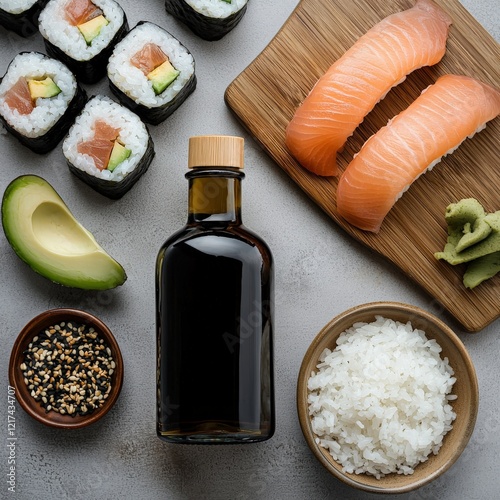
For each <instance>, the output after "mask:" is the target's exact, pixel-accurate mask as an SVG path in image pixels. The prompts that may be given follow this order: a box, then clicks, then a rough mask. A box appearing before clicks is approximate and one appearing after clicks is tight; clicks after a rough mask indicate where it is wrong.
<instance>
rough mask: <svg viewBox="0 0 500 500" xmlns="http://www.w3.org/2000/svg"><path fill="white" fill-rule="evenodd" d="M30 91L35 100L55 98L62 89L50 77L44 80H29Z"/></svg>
mask: <svg viewBox="0 0 500 500" xmlns="http://www.w3.org/2000/svg"><path fill="white" fill-rule="evenodd" d="M28 89H29V91H30V94H31V98H32V99H33V100H35V99H38V98H39V97H42V98H45V99H48V98H49V97H55V96H56V95H58V94H60V93H61V89H60V88H59V87H58V86H57V85H56V83H55V82H54V80H52V78H50V76H48V77H47V78H45V79H44V80H36V79H34V78H30V79H28Z"/></svg>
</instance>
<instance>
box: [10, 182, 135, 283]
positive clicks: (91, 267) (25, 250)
mask: <svg viewBox="0 0 500 500" xmlns="http://www.w3.org/2000/svg"><path fill="white" fill-rule="evenodd" d="M2 223H3V229H4V232H5V236H6V237H7V240H8V241H9V243H10V245H11V246H12V248H13V249H14V251H15V252H16V254H17V255H18V256H19V257H20V258H21V259H22V260H24V261H25V262H26V263H27V264H28V265H29V266H30V267H31V268H32V269H33V270H34V271H36V272H37V273H39V274H41V275H42V276H44V277H46V278H48V279H50V280H52V281H54V282H56V283H59V284H61V285H65V286H69V287H75V288H82V289H86V290H107V289H109V288H114V287H116V286H119V285H122V284H123V283H124V282H125V280H126V279H127V276H126V274H125V271H124V269H123V268H122V266H121V265H120V264H119V263H118V262H116V261H115V260H114V259H113V258H112V257H111V256H110V255H108V254H107V253H106V252H105V251H104V250H103V249H102V248H101V247H100V246H99V244H98V243H97V242H96V240H95V239H94V237H93V236H92V234H91V233H90V232H89V231H87V230H86V229H85V228H84V227H83V226H82V225H81V224H80V223H79V222H78V221H77V220H76V219H75V218H74V216H73V215H72V213H71V212H70V210H69V209H68V207H67V206H66V204H65V203H64V201H63V200H62V199H61V198H60V196H59V195H58V194H57V193H56V191H55V190H54V188H53V187H52V186H51V185H50V184H49V183H48V182H47V181H45V180H44V179H42V178H41V177H38V176H35V175H25V176H21V177H18V178H17V179H14V180H13V181H12V182H11V183H10V184H9V186H7V189H6V190H5V193H4V196H3V200H2Z"/></svg>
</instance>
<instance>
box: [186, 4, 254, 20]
mask: <svg viewBox="0 0 500 500" xmlns="http://www.w3.org/2000/svg"><path fill="white" fill-rule="evenodd" d="M184 1H185V2H186V3H187V4H188V5H189V6H190V7H192V8H193V10H195V11H196V12H199V13H200V14H203V15H204V16H207V17H215V18H217V19H223V18H225V17H228V16H230V15H231V14H234V13H235V12H238V11H239V10H240V9H242V8H243V7H244V6H245V4H246V3H247V2H248V0H231V2H230V3H228V2H225V1H224V0H184Z"/></svg>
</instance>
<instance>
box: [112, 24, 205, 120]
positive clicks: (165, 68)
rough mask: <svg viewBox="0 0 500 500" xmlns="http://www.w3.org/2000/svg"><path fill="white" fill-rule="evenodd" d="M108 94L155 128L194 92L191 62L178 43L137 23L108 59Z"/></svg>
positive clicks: (160, 30)
mask: <svg viewBox="0 0 500 500" xmlns="http://www.w3.org/2000/svg"><path fill="white" fill-rule="evenodd" d="M108 78H109V85H110V88H111V91H112V92H113V93H114V94H115V95H116V96H117V97H118V99H119V100H120V102H122V104H124V105H125V106H127V107H128V108H130V109H131V110H132V111H134V112H135V113H137V114H138V115H139V116H140V117H141V118H142V119H143V120H144V121H145V122H147V123H151V124H153V125H157V124H159V123H160V122H162V121H163V120H165V118H167V117H168V116H169V115H171V114H172V113H173V112H174V111H175V110H176V109H177V108H178V107H179V106H180V105H181V104H182V103H183V102H184V101H185V100H186V98H187V97H188V96H189V95H190V94H191V93H192V92H193V91H194V89H195V88H196V75H195V72H194V59H193V56H192V55H191V53H190V52H189V51H188V50H187V49H186V47H184V45H182V44H181V43H180V42H179V40H177V39H176V38H175V37H173V36H172V35H171V34H170V33H168V32H167V31H165V30H164V29H163V28H160V27H159V26H157V25H156V24H153V23H150V22H140V23H138V24H137V26H136V27H135V28H134V29H132V30H131V31H130V32H129V33H128V34H127V36H126V37H125V38H124V39H123V40H122V41H121V42H120V43H118V44H117V45H116V47H115V49H114V51H113V54H112V55H111V57H110V58H109V64H108Z"/></svg>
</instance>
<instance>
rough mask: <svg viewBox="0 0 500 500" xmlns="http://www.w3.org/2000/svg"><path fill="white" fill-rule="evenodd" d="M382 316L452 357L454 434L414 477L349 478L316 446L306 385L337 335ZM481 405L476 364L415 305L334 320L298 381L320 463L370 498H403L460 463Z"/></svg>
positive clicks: (378, 307)
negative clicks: (390, 495) (408, 327)
mask: <svg viewBox="0 0 500 500" xmlns="http://www.w3.org/2000/svg"><path fill="white" fill-rule="evenodd" d="M378 315H380V316H384V317H386V318H390V319H393V320H395V321H400V322H402V323H406V322H407V321H411V323H412V326H413V328H418V329H421V330H424V331H425V332H426V335H427V338H433V339H435V340H436V341H437V342H438V343H439V345H440V346H441V347H442V349H443V350H442V352H441V357H442V358H444V357H445V356H446V357H447V358H448V360H449V363H450V365H451V367H452V368H453V370H454V371H455V375H454V376H455V377H456V379H457V381H456V382H455V384H454V386H453V394H456V395H457V396H458V398H457V399H456V400H455V401H452V402H451V404H452V406H453V409H454V411H455V413H456V415H457V417H456V420H455V421H454V422H453V429H452V430H451V431H449V432H448V433H447V434H446V436H445V438H444V440H443V445H442V447H441V449H440V450H439V452H438V454H437V455H432V454H431V456H430V457H429V459H428V460H427V461H426V462H423V463H421V464H419V465H418V466H416V468H415V472H414V473H413V474H411V475H403V474H396V473H394V474H388V475H386V476H385V477H383V478H381V479H376V478H375V477H374V476H371V475H367V474H349V473H345V472H343V471H342V466H341V465H340V464H338V463H337V462H336V461H335V460H334V459H333V458H332V456H331V455H330V453H329V452H328V450H326V449H325V448H322V447H321V446H319V445H318V444H317V443H316V442H315V435H314V434H313V432H312V429H311V421H310V418H309V412H308V404H307V394H308V391H307V381H308V379H309V377H310V375H311V372H312V371H316V365H317V363H318V359H319V357H320V355H321V353H322V352H323V350H324V349H325V348H326V347H328V348H329V349H331V350H333V349H335V347H336V341H337V338H338V337H339V335H340V334H341V333H342V332H343V331H345V330H346V329H347V328H349V327H351V326H352V325H353V324H354V323H356V322H372V321H374V320H375V316H378ZM478 404H479V391H478V383H477V378H476V373H475V369H474V366H473V364H472V360H471V358H470V356H469V354H468V353H467V351H466V349H465V347H464V345H463V343H462V341H461V340H460V339H459V338H458V337H457V335H456V334H455V333H454V332H453V331H452V330H451V329H450V328H449V327H448V326H446V325H445V324H444V323H443V322H442V321H440V320H439V319H438V318H436V317H434V316H433V315H432V314H429V313H428V312H425V311H424V310H422V309H419V308H417V307H414V306H410V305H405V304H400V303H395V302H375V303H371V304H365V305H360V306H358V307H354V308H353V309H349V310H348V311H346V312H343V313H342V314H340V315H338V316H337V317H335V318H334V319H332V320H331V321H330V322H329V323H328V324H327V325H326V326H325V327H324V328H323V329H322V330H321V331H320V332H319V333H318V335H317V336H316V338H315V339H314V340H313V342H312V344H311V345H310V347H309V349H308V350H307V352H306V354H305V356H304V359H303V361H302V365H301V368H300V373H299V377H298V384H297V410H298V415H299V420H300V426H301V428H302V432H303V434H304V437H305V439H306V441H307V444H308V446H309V448H310V449H311V451H312V452H313V454H314V455H315V456H316V458H317V459H318V460H319V461H320V462H321V464H322V465H323V466H324V467H326V469H327V470H328V471H329V472H330V473H332V474H333V475H334V476H336V477H337V478H338V479H340V480H342V481H343V482H344V483H346V484H348V485H350V486H352V487H354V488H358V489H360V490H364V491H368V492H372V493H386V494H387V493H405V492H408V491H412V490H415V489H417V488H419V487H421V486H423V485H424V484H427V483H429V482H430V481H432V480H434V479H436V478H437V477H438V476H440V475H441V474H442V473H443V472H445V471H446V470H447V469H448V468H449V467H451V465H452V464H453V463H454V462H455V461H456V460H457V459H458V457H459V456H460V454H461V453H462V451H463V450H464V448H465V446H466V445H467V442H468V441H469V438H470V437H471V435H472V431H473V429H474V424H475V421H476V416H477V410H478Z"/></svg>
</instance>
